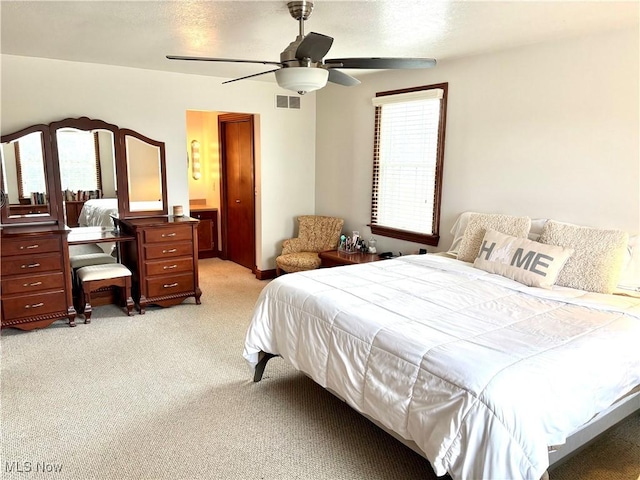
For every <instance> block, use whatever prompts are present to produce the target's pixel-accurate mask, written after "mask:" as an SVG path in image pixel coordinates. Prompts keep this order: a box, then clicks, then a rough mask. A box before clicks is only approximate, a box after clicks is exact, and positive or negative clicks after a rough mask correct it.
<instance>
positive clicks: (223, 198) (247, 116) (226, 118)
mask: <svg viewBox="0 0 640 480" xmlns="http://www.w3.org/2000/svg"><path fill="white" fill-rule="evenodd" d="M237 121H249V125H250V127H251V128H250V129H251V191H252V195H251V199H252V200H251V201H252V202H253V218H252V225H251V231H252V233H253V234H252V235H251V242H250V245H251V257H252V269H251V271H252V273H254V274H255V273H256V272H257V265H256V152H255V144H256V142H255V130H254V129H255V121H254V115H253V114H251V113H223V114H220V115H218V145H219V154H220V156H219V158H220V210H221V213H222V218H221V220H220V236H221V249H220V256H221V258H222V259H223V260H228V259H229V249H228V237H229V215H228V213H229V203H228V202H229V199H228V198H227V192H228V187H227V164H226V163H227V162H226V156H225V148H226V147H225V140H224V126H225V123H232V122H237Z"/></svg>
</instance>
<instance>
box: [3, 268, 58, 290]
mask: <svg viewBox="0 0 640 480" xmlns="http://www.w3.org/2000/svg"><path fill="white" fill-rule="evenodd" d="M60 288H64V275H63V274H62V272H56V273H44V274H40V275H23V276H20V277H12V278H3V279H2V295H13V294H15V293H34V292H40V291H43V290H52V289H60Z"/></svg>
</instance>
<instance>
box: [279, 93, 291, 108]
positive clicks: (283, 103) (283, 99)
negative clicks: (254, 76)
mask: <svg viewBox="0 0 640 480" xmlns="http://www.w3.org/2000/svg"><path fill="white" fill-rule="evenodd" d="M276 108H289V97H287V96H286V95H276Z"/></svg>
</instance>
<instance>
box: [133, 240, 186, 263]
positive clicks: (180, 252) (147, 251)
mask: <svg viewBox="0 0 640 480" xmlns="http://www.w3.org/2000/svg"><path fill="white" fill-rule="evenodd" d="M185 256H190V257H191V256H193V244H192V243H191V242H181V243H175V244H171V245H145V246H144V259H145V260H154V259H158V258H171V257H185Z"/></svg>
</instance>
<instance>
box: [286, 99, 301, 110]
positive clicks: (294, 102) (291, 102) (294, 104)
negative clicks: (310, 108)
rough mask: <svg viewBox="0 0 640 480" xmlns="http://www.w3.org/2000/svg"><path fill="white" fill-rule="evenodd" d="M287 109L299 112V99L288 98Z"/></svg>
mask: <svg viewBox="0 0 640 480" xmlns="http://www.w3.org/2000/svg"><path fill="white" fill-rule="evenodd" d="M289 108H295V109H297V110H300V97H289Z"/></svg>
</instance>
